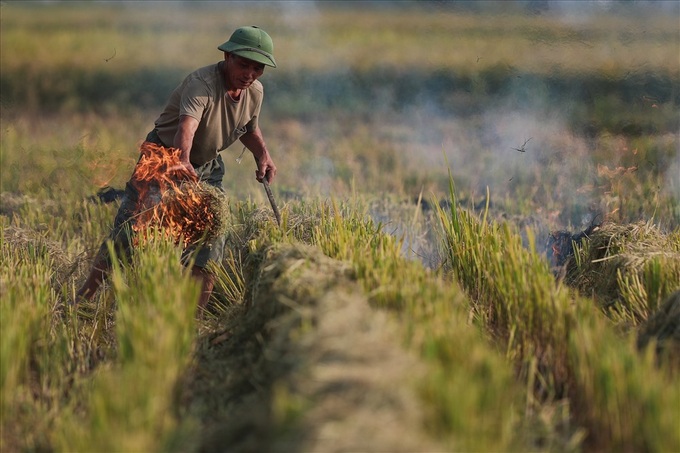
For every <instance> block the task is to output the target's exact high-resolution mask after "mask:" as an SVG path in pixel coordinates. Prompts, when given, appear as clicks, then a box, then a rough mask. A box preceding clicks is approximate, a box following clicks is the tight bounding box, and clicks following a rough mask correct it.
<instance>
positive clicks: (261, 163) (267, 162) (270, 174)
mask: <svg viewBox="0 0 680 453" xmlns="http://www.w3.org/2000/svg"><path fill="white" fill-rule="evenodd" d="M274 176H276V165H274V161H273V160H272V158H271V157H270V156H269V153H266V154H265V155H264V156H261V157H260V159H259V160H257V170H256V171H255V178H257V180H258V181H259V182H262V181H263V180H265V179H266V181H267V182H268V183H271V182H272V181H273V180H274Z"/></svg>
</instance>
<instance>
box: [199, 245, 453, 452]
mask: <svg viewBox="0 0 680 453" xmlns="http://www.w3.org/2000/svg"><path fill="white" fill-rule="evenodd" d="M252 300H253V306H252V307H251V308H250V309H249V310H247V311H244V312H243V313H242V315H241V316H239V317H238V318H237V319H235V320H234V321H235V323H234V327H233V329H231V330H230V331H229V332H228V339H224V340H222V341H221V342H219V343H217V344H212V345H210V343H208V342H206V346H205V347H203V348H201V349H200V350H199V356H198V361H197V363H196V367H195V369H194V372H193V373H192V376H191V377H190V379H189V381H190V382H189V385H188V386H187V387H188V388H190V389H191V393H190V394H189V400H190V403H189V407H190V408H191V409H190V410H191V411H193V412H194V413H196V414H198V415H199V416H200V417H201V418H202V420H203V424H204V427H205V430H204V436H203V439H204V442H203V448H204V449H205V450H208V451H215V450H229V451H314V452H334V451H383V452H384V451H390V452H399V451H408V452H415V451H442V448H441V447H439V448H438V447H437V446H436V445H434V444H433V443H432V441H431V440H429V439H428V438H427V436H426V435H425V433H424V422H423V419H422V414H421V413H420V410H419V404H418V401H417V396H416V395H415V385H414V384H415V380H416V379H417V377H418V376H419V373H422V372H423V370H422V369H421V367H420V365H419V364H418V362H417V360H415V359H414V358H413V357H412V356H411V355H410V354H408V353H407V352H405V351H404V349H402V347H401V344H402V337H401V335H399V333H398V332H397V330H396V326H395V324H394V321H392V320H390V319H389V317H388V315H387V314H386V313H385V312H382V311H379V310H375V309H371V308H370V307H369V305H368V302H367V298H366V296H365V295H364V294H363V292H362V291H361V289H360V288H359V286H358V285H357V284H356V282H354V281H353V279H352V273H351V270H350V269H348V268H347V267H346V266H345V265H344V264H343V263H340V262H338V261H334V260H331V259H330V258H328V257H326V256H324V255H323V254H322V253H321V252H320V251H319V250H317V249H315V248H312V247H307V246H290V245H286V246H281V247H279V248H277V249H274V250H271V251H270V252H269V253H268V256H267V258H266V259H265V261H264V262H263V264H262V266H261V272H260V274H259V276H258V284H257V286H256V294H254V297H253V299H252ZM222 338H225V336H222ZM208 345H210V346H208Z"/></svg>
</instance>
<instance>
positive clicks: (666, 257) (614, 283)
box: [566, 222, 680, 326]
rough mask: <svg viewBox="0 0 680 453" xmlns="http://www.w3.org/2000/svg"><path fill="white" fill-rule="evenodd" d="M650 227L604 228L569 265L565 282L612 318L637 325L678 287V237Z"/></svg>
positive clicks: (578, 249) (641, 224) (648, 224)
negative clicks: (593, 301) (590, 298)
mask: <svg viewBox="0 0 680 453" xmlns="http://www.w3.org/2000/svg"><path fill="white" fill-rule="evenodd" d="M679 233H680V232H678V231H676V232H674V233H664V232H663V231H661V230H660V229H659V228H658V227H657V226H656V225H654V224H653V223H651V222H638V223H633V224H627V225H621V224H616V223H605V224H603V225H601V226H600V227H599V228H597V229H596V230H595V231H593V232H592V233H591V234H590V235H589V236H588V238H587V239H586V240H585V241H584V242H583V243H582V245H581V246H577V247H576V255H575V257H574V259H573V260H571V261H570V262H568V263H567V277H566V280H567V282H568V283H569V284H570V285H572V286H574V287H576V288H578V289H579V290H580V291H581V293H583V294H585V295H588V296H590V295H592V296H593V297H594V298H595V299H596V301H597V302H598V304H599V305H600V306H601V307H602V308H603V309H604V310H605V311H606V312H607V313H609V314H610V316H612V317H613V318H614V319H617V320H619V321H622V322H625V323H626V324H629V325H632V326H636V325H638V324H639V323H640V322H642V321H644V320H646V319H647V318H648V317H649V316H650V315H651V314H653V313H654V312H655V311H656V310H657V309H658V307H659V306H660V305H661V302H662V301H663V300H665V299H666V298H667V297H668V296H669V295H670V294H671V293H672V292H674V291H677V290H678V289H679V288H680V236H679Z"/></svg>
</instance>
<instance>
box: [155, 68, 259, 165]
mask: <svg viewBox="0 0 680 453" xmlns="http://www.w3.org/2000/svg"><path fill="white" fill-rule="evenodd" d="M222 64H223V62H219V63H216V64H213V65H210V66H206V67H204V68H200V69H197V70H196V71H194V72H192V73H191V74H189V75H188V76H187V77H186V78H185V79H184V81H183V82H182V83H181V84H180V85H179V86H178V87H177V88H175V90H174V91H173V92H172V94H171V95H170V99H169V100H168V103H167V105H166V106H165V109H163V112H162V113H161V114H160V116H159V117H158V119H157V120H156V122H155V125H156V126H155V127H156V130H157V131H158V136H159V137H160V139H161V141H162V142H163V143H165V144H166V145H168V146H172V144H173V142H174V139H175V134H176V133H177V127H178V125H179V118H180V116H182V115H189V116H190V117H192V118H195V119H197V120H198V129H197V130H196V133H195V134H194V141H193V144H192V146H191V154H190V156H189V158H190V160H191V163H192V164H194V165H195V166H200V165H203V164H205V163H206V162H208V161H210V160H212V159H214V158H216V157H217V153H219V152H220V151H222V150H224V149H226V148H227V147H228V146H229V145H231V144H232V143H234V142H235V141H236V140H237V139H238V138H239V137H241V136H242V135H243V134H245V133H246V132H252V131H254V130H255V129H256V128H257V118H258V116H259V115H260V109H261V107H262V99H263V97H264V90H263V87H262V84H261V83H260V82H259V81H258V80H256V81H255V82H253V84H252V85H250V87H248V88H247V89H245V90H242V91H241V96H240V97H239V100H238V102H234V101H233V100H232V99H231V97H230V96H229V95H228V94H227V91H226V88H225V86H224V77H223V72H222Z"/></svg>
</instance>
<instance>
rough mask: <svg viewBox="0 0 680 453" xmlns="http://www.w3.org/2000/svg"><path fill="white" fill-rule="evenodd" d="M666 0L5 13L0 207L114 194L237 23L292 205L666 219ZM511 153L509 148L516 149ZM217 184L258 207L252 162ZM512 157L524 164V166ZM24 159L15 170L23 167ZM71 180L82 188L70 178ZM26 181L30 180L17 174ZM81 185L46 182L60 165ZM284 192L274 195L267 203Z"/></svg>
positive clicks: (670, 86)
mask: <svg viewBox="0 0 680 453" xmlns="http://www.w3.org/2000/svg"><path fill="white" fill-rule="evenodd" d="M677 11H678V9H677V5H676V4H675V3H674V2H634V3H630V4H627V3H626V2H620V3H619V2H499V3H494V2H362V3H356V2H347V3H343V2H324V3H316V2H246V3H238V2H229V3H220V2H152V3H149V4H144V3H142V2H123V3H116V2H110V3H107V2H96V3H88V2H65V3H59V2H6V3H4V4H3V6H2V77H1V80H0V83H1V85H0V87H1V88H2V123H3V129H2V130H3V138H2V150H3V156H2V158H3V178H2V179H3V180H2V190H3V191H20V192H26V191H34V190H38V189H40V190H43V189H48V190H51V191H54V190H65V191H68V192H76V193H80V194H82V195H86V194H91V193H93V192H94V191H95V190H96V189H97V187H98V186H100V185H102V184H111V185H114V186H121V185H122V184H123V183H124V181H125V180H126V178H127V177H128V176H129V174H130V171H131V166H132V165H133V163H134V161H135V156H136V153H137V145H138V143H139V141H140V140H141V139H142V138H143V137H144V136H145V134H146V132H147V131H148V130H150V129H151V128H152V126H153V120H154V119H155V117H156V115H157V114H158V112H159V110H160V108H161V107H162V104H163V103H164V102H165V99H166V97H167V95H168V93H169V92H170V91H171V90H172V89H173V88H174V87H175V86H176V85H177V84H178V83H179V82H180V81H181V79H182V78H183V77H184V76H185V75H186V74H187V73H188V72H189V71H191V70H192V69H195V68H198V67H200V66H203V65H207V64H210V63H213V62H215V61H217V60H219V59H220V58H221V53H220V52H219V51H217V49H216V46H217V45H218V44H220V43H221V42H223V41H224V40H226V39H227V38H228V36H229V34H230V33H231V31H232V30H233V29H234V28H236V27H238V26H240V25H242V24H258V25H260V26H262V27H263V28H265V29H266V30H268V31H269V33H270V34H271V35H272V36H273V38H274V42H275V48H276V52H275V53H276V58H277V61H278V62H279V68H277V69H267V71H266V73H265V75H264V77H263V78H262V81H263V83H264V85H265V89H266V101H265V108H264V111H263V118H262V127H263V130H264V133H265V136H266V137H267V139H268V143H269V146H270V148H271V150H272V153H273V155H274V158H275V159H276V162H277V165H278V167H279V177H278V179H277V183H276V187H277V189H278V190H280V191H284V192H285V194H286V195H290V196H305V195H308V194H322V195H324V196H328V195H334V196H336V197H344V196H347V195H348V194H350V193H352V192H355V193H356V192H358V193H365V194H372V195H375V196H378V197H382V196H383V195H384V196H387V195H395V196H398V197H400V198H402V199H407V200H414V199H417V197H418V196H419V194H421V193H422V194H423V195H424V197H425V198H426V199H427V198H429V197H430V194H431V193H434V194H435V195H436V196H437V197H443V196H445V195H446V191H447V181H448V174H447V172H448V168H447V167H450V169H451V171H452V173H453V176H454V180H455V183H456V185H457V189H458V190H459V191H460V192H461V193H463V194H465V197H470V199H471V200H472V201H474V202H479V201H481V200H482V199H483V198H484V197H485V191H486V188H487V187H488V188H489V189H490V193H491V201H492V209H493V208H494V207H498V208H499V210H500V211H502V212H505V213H507V214H521V215H523V216H528V215H537V216H539V217H540V218H541V219H542V221H544V222H545V223H546V224H547V225H548V226H549V227H550V228H553V229H554V228H564V227H568V226H574V227H581V226H583V225H587V224H588V223H589V222H590V221H591V220H592V219H593V217H594V216H595V215H597V214H601V215H602V216H605V217H607V218H612V219H613V220H621V221H631V220H638V219H641V218H643V219H648V218H651V217H654V219H655V220H656V221H657V222H659V223H661V224H662V225H664V226H665V227H673V226H676V225H678V224H679V223H680V207H679V203H678V198H680V182H679V178H680V177H679V176H678V175H679V174H680V163H679V162H680V157H678V154H679V153H678V130H679V127H680V126H679V125H680V119H679V113H678V104H680V91H679V87H678V83H679V82H678V80H679V79H680V62H678V57H677V56H678V53H679V52H680V37H679V30H678V27H677ZM518 150H520V151H518ZM240 151H241V147H240V146H239V145H238V144H236V145H234V146H233V147H232V149H230V150H228V151H227V152H225V161H226V162H227V165H228V174H227V178H226V180H225V186H226V187H227V188H228V189H229V190H230V191H231V193H234V194H236V195H238V196H244V195H253V196H260V197H261V191H260V188H259V187H257V184H256V183H255V182H254V181H253V178H251V177H250V176H251V174H252V171H253V166H252V162H251V161H250V159H247V160H245V161H244V162H243V163H241V164H240V165H239V164H237V163H236V158H237V157H238V155H239V154H240ZM524 151H525V152H524ZM27 157H28V158H27ZM83 164H86V165H87V170H86V171H85V172H82V168H83V167H82V165H83ZM26 166H28V167H29V168H31V169H34V171H35V169H37V168H39V169H40V171H41V172H42V173H43V175H42V176H41V177H39V178H24V179H23V180H22V181H20V180H19V175H21V174H26V171H27V169H26ZM70 167H71V168H73V169H74V170H75V171H76V173H77V172H79V171H80V172H81V174H80V176H79V177H76V178H73V177H68V178H62V177H61V176H63V175H65V174H66V173H65V172H66V171H67V169H68V168H70ZM282 196H283V195H282Z"/></svg>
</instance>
